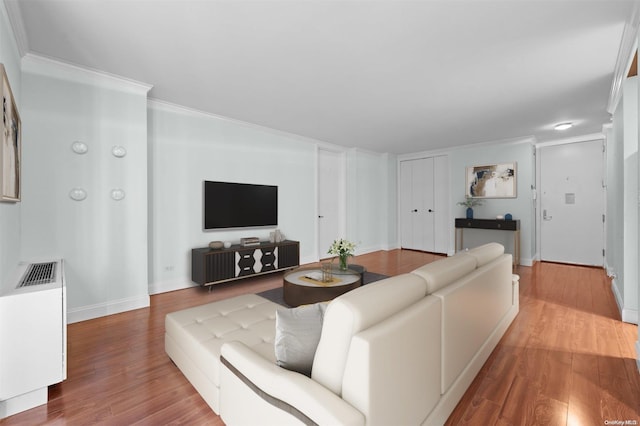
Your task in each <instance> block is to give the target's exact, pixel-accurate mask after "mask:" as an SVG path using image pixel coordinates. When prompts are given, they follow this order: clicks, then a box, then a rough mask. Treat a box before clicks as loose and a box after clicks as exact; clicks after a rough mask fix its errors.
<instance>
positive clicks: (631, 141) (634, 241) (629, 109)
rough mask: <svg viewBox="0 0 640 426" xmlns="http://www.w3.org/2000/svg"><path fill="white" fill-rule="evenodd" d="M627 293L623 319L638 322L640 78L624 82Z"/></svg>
mask: <svg viewBox="0 0 640 426" xmlns="http://www.w3.org/2000/svg"><path fill="white" fill-rule="evenodd" d="M622 90H623V94H622V103H623V104H624V107H623V111H624V120H623V127H624V138H623V139H624V142H623V147H624V148H623V170H624V172H623V173H624V292H623V295H622V297H623V312H622V319H623V320H624V321H629V322H633V323H636V324H637V323H638V262H637V260H638V111H639V110H638V78H637V77H631V78H628V79H626V81H625V82H624V83H623V89H622Z"/></svg>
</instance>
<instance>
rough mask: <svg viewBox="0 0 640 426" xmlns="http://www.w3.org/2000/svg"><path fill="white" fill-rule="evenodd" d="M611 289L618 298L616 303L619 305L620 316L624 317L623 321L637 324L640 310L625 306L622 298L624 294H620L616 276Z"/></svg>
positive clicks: (615, 297)
mask: <svg viewBox="0 0 640 426" xmlns="http://www.w3.org/2000/svg"><path fill="white" fill-rule="evenodd" d="M611 291H612V292H613V296H614V299H615V300H616V305H618V312H620V318H621V319H622V321H624V322H628V323H630V324H636V325H637V324H638V310H637V309H629V308H625V307H624V301H623V300H622V295H621V294H620V291H619V290H618V286H617V285H616V278H615V277H614V278H613V279H612V280H611Z"/></svg>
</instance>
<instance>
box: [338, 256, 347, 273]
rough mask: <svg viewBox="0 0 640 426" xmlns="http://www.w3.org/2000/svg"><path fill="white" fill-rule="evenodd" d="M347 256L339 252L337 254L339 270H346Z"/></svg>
mask: <svg viewBox="0 0 640 426" xmlns="http://www.w3.org/2000/svg"><path fill="white" fill-rule="evenodd" d="M347 257H349V256H347V255H346V254H341V255H340V256H339V259H340V270H341V271H346V270H347Z"/></svg>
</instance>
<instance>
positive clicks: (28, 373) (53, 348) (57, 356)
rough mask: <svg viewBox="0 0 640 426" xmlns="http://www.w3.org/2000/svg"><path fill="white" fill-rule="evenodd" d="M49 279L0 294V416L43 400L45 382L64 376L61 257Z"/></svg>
mask: <svg viewBox="0 0 640 426" xmlns="http://www.w3.org/2000/svg"><path fill="white" fill-rule="evenodd" d="M55 262H56V277H55V281H54V282H52V283H49V284H39V285H32V286H27V287H21V288H16V286H17V285H18V282H19V280H20V278H21V277H22V276H23V275H24V272H25V271H26V269H27V267H28V266H29V264H28V263H24V264H21V265H20V266H19V267H18V272H17V273H16V276H17V278H16V280H15V283H13V284H14V285H12V286H9V287H10V288H9V289H7V290H6V291H5V292H3V293H2V294H0V419H2V418H5V417H8V416H11V415H13V414H16V413H19V412H21V411H24V410H28V409H30V408H33V407H36V406H38V405H41V404H45V403H46V402H47V395H48V392H47V387H48V386H49V385H52V384H55V383H59V382H61V381H63V380H65V379H66V377H67V319H66V311H67V309H66V288H65V282H64V269H63V262H62V260H55Z"/></svg>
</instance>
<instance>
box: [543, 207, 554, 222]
mask: <svg viewBox="0 0 640 426" xmlns="http://www.w3.org/2000/svg"><path fill="white" fill-rule="evenodd" d="M551 219H553V216H548V215H547V209H544V210H542V220H551Z"/></svg>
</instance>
